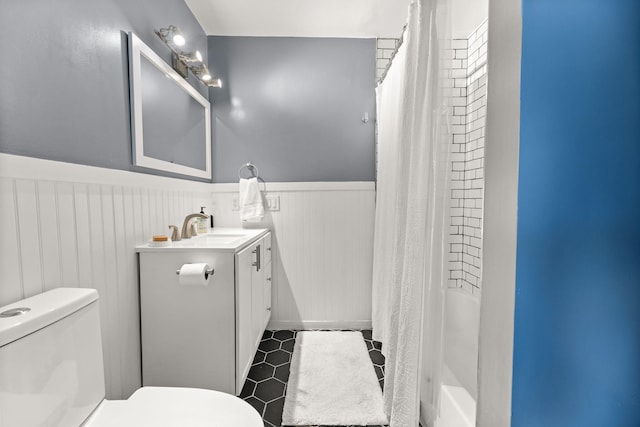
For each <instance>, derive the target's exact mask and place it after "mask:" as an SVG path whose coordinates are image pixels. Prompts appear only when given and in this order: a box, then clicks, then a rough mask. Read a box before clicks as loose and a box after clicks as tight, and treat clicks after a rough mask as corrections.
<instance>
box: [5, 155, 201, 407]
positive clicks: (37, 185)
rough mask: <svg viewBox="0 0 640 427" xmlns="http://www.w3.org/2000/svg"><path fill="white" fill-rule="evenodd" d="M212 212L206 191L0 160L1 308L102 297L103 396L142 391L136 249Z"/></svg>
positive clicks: (66, 166)
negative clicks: (47, 296)
mask: <svg viewBox="0 0 640 427" xmlns="http://www.w3.org/2000/svg"><path fill="white" fill-rule="evenodd" d="M200 206H211V184H205V183H198V182H193V181H186V180H180V179H172V178H163V177H157V176H152V175H146V174H139V173H133V172H127V171H120V170H112V169H103V168H96V167H90V166H82V165H75V164H70V163H62V162H54V161H48V160H41V159H34V158H29V157H21V156H13V155H7V154H0V224H2V230H3V233H2V238H0V306H2V305H5V304H8V303H11V302H15V301H17V300H20V299H22V298H24V297H28V296H31V295H35V294H38V293H41V292H44V291H46V290H49V289H52V288H56V287H60V286H66V287H84V288H95V289H97V290H98V292H99V294H100V314H101V323H102V342H103V346H104V361H105V378H106V385H107V397H108V398H110V399H123V398H128V397H129V395H130V394H131V393H132V392H133V391H135V389H137V388H138V387H140V323H139V319H140V317H139V305H138V266H137V261H136V255H135V251H134V247H135V245H136V244H140V243H144V242H145V241H147V240H149V239H150V238H151V235H152V234H157V233H163V234H167V233H168V232H169V230H168V229H167V226H168V224H176V225H178V226H180V225H181V224H182V220H183V219H184V217H185V215H186V214H188V213H192V212H197V211H198V209H199V207H200Z"/></svg>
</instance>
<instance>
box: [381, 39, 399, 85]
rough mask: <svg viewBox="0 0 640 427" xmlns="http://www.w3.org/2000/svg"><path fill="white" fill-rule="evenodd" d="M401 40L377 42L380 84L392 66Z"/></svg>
mask: <svg viewBox="0 0 640 427" xmlns="http://www.w3.org/2000/svg"><path fill="white" fill-rule="evenodd" d="M399 44H400V39H377V41H376V82H379V81H380V80H381V79H382V77H383V76H384V74H385V73H386V72H387V69H388V68H389V66H390V65H391V57H392V56H393V54H394V52H395V51H396V49H397V48H398V45H399Z"/></svg>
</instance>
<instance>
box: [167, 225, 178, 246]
mask: <svg viewBox="0 0 640 427" xmlns="http://www.w3.org/2000/svg"><path fill="white" fill-rule="evenodd" d="M169 228H170V229H171V230H172V231H171V241H172V242H177V241H179V240H180V233H178V226H176V225H170V226H169Z"/></svg>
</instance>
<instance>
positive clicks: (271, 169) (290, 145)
mask: <svg viewBox="0 0 640 427" xmlns="http://www.w3.org/2000/svg"><path fill="white" fill-rule="evenodd" d="M375 48H376V46H375V39H319V38H272V37H260V38H254V37H222V36H209V68H210V70H211V71H212V72H213V73H214V75H216V76H218V77H221V78H222V79H223V83H224V86H223V88H222V89H211V90H210V98H209V99H210V100H211V105H212V115H213V120H212V126H214V131H213V135H214V136H213V181H214V182H237V180H238V176H237V170H238V168H239V167H240V166H241V165H242V164H244V163H246V162H248V161H251V162H253V163H255V164H256V165H257V166H258V168H259V169H260V176H261V177H262V178H263V179H264V180H265V181H267V182H287V181H289V182H291V181H373V180H374V179H375V159H374V157H375V144H374V138H375V136H374V122H375V91H374V88H375ZM365 112H367V113H368V114H369V118H370V120H369V122H368V123H366V124H364V123H362V121H361V118H362V116H363V115H364V113H365Z"/></svg>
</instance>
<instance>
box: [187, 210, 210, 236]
mask: <svg viewBox="0 0 640 427" xmlns="http://www.w3.org/2000/svg"><path fill="white" fill-rule="evenodd" d="M196 218H202V219H208V218H209V215H203V214H201V213H193V214H190V215H187V217H186V218H185V219H184V223H183V224H182V238H183V239H190V238H192V237H193V236H195V234H196V233H194V232H193V231H194V229H193V228H189V223H190V222H191V220H193V219H196Z"/></svg>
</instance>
